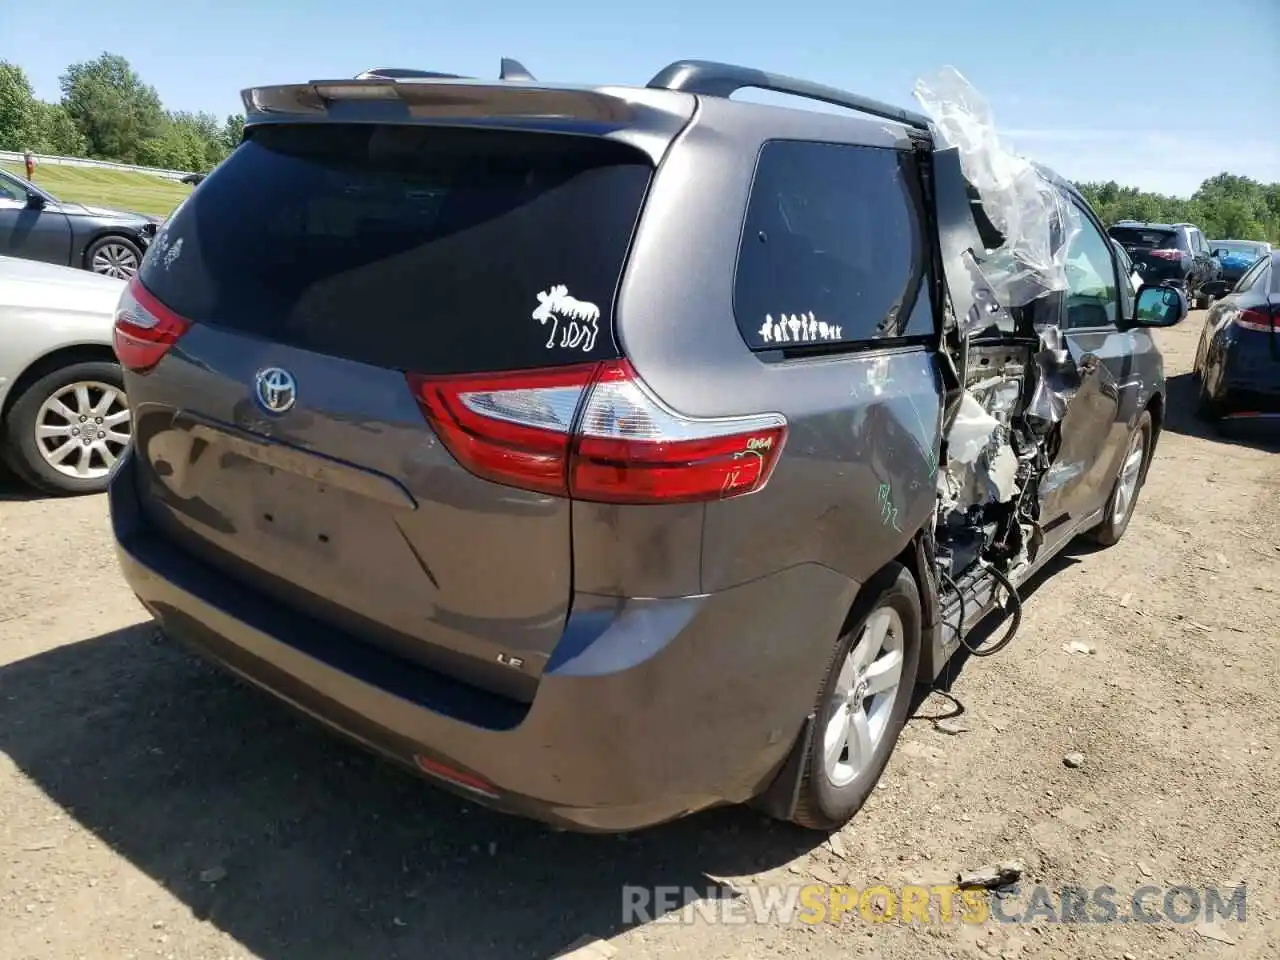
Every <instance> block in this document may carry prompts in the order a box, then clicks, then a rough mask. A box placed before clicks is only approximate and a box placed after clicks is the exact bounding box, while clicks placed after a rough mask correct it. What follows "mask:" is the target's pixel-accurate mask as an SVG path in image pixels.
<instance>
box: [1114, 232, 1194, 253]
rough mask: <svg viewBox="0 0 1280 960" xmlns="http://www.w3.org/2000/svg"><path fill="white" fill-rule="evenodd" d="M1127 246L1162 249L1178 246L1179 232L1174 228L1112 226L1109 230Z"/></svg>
mask: <svg viewBox="0 0 1280 960" xmlns="http://www.w3.org/2000/svg"><path fill="white" fill-rule="evenodd" d="M1107 232H1108V233H1110V234H1111V236H1112V237H1114V238H1115V239H1117V240H1119V241H1120V242H1121V243H1123V244H1124V245H1125V246H1126V247H1137V248H1139V249H1142V250H1160V249H1170V248H1176V247H1177V246H1178V234H1177V232H1176V231H1173V230H1145V229H1140V228H1138V227H1112V228H1111V229H1110V230H1108V231H1107Z"/></svg>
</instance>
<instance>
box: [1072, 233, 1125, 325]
mask: <svg viewBox="0 0 1280 960" xmlns="http://www.w3.org/2000/svg"><path fill="white" fill-rule="evenodd" d="M1079 217H1080V232H1079V233H1077V234H1076V235H1075V237H1073V238H1072V240H1071V246H1070V247H1069V248H1068V249H1067V291H1066V311H1065V318H1064V325H1065V326H1066V328H1067V329H1068V330H1078V329H1081V328H1086V327H1111V326H1115V323H1116V320H1117V319H1118V318H1119V316H1120V309H1119V303H1118V301H1117V294H1118V293H1119V290H1118V289H1117V286H1116V267H1115V261H1114V259H1113V258H1112V255H1111V243H1110V241H1108V240H1107V238H1106V237H1105V236H1103V235H1102V233H1101V231H1099V230H1098V228H1097V227H1096V226H1094V224H1093V221H1092V220H1091V219H1089V217H1087V216H1086V215H1085V214H1084V212H1083V211H1081V212H1080V213H1079Z"/></svg>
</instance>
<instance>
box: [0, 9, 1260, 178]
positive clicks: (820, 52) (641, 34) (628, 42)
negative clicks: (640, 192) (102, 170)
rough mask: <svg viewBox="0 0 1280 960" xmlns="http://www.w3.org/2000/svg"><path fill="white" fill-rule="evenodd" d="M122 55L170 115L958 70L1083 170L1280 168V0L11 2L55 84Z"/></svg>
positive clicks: (1, 32) (842, 81)
mask: <svg viewBox="0 0 1280 960" xmlns="http://www.w3.org/2000/svg"><path fill="white" fill-rule="evenodd" d="M610 8H612V9H610ZM104 50H109V51H111V52H113V53H119V54H122V55H124V56H125V57H127V58H128V59H129V61H130V62H131V63H132V64H133V66H134V69H136V70H137V71H138V72H139V73H140V74H141V75H142V77H143V79H144V80H146V81H147V82H148V83H150V84H152V85H153V86H155V87H156V89H157V90H158V91H159V92H160V96H161V98H162V99H163V100H164V102H165V105H166V106H167V107H169V108H170V109H182V110H206V111H211V112H214V113H217V114H219V115H225V114H227V113H231V112H238V111H239V109H240V101H239V96H238V91H239V90H240V89H241V88H242V87H245V86H249V85H252V84H257V83H270V82H289V81H297V80H310V79H319V78H322V77H347V76H351V75H353V74H355V73H357V72H359V71H360V70H363V69H367V68H369V67H375V66H414V67H422V68H427V69H438V70H442V71H446V72H452V73H462V74H467V75H471V76H481V77H490V76H496V75H497V69H498V60H499V58H500V57H502V56H504V55H505V56H512V57H515V58H517V59H519V60H521V61H522V62H523V63H524V64H525V65H526V66H527V67H528V68H529V69H530V70H531V71H532V72H533V74H534V75H535V76H537V77H538V78H539V79H543V80H556V81H564V82H569V83H591V82H616V83H644V82H645V81H646V80H648V79H649V77H650V76H652V75H653V74H654V73H656V72H657V70H658V69H659V68H660V67H662V66H663V65H665V64H666V63H668V62H669V61H671V60H676V59H680V58H685V57H697V58H703V59H717V60H726V61H730V62H736V63H743V64H749V65H752V66H758V67H762V68H764V69H769V70H773V71H775V72H780V73H789V74H793V75H798V76H803V77H807V78H810V79H813V80H817V81H821V82H825V83H829V84H833V85H837V86H844V87H846V88H849V89H853V90H857V91H858V92H860V93H865V94H869V95H871V96H874V97H878V98H880V99H884V100H889V101H892V102H896V103H901V104H903V105H905V106H914V103H913V101H912V100H911V90H912V87H913V84H914V82H915V79H916V77H917V76H919V75H921V74H924V73H931V72H933V71H935V70H937V69H938V68H940V67H942V66H944V65H952V66H955V67H956V68H957V69H959V70H960V71H961V72H962V73H963V74H964V75H965V76H966V77H968V79H969V80H970V81H971V82H972V83H973V84H974V85H975V86H976V87H977V88H978V89H979V90H980V91H981V92H982V93H983V94H984V95H985V96H986V97H987V98H988V100H989V101H990V103H991V106H992V108H993V110H994V112H995V118H996V121H997V124H998V126H999V129H1000V130H1001V132H1002V136H1003V138H1004V139H1005V140H1006V141H1007V142H1008V143H1009V144H1011V145H1012V146H1013V147H1014V148H1015V149H1017V150H1018V151H1019V152H1021V153H1024V154H1026V155H1028V156H1031V157H1033V158H1035V159H1037V160H1040V161H1042V162H1044V163H1047V164H1049V165H1050V166H1052V167H1054V168H1056V169H1057V170H1058V171H1059V172H1060V173H1062V174H1063V175H1065V176H1068V177H1071V178H1073V179H1077V180H1095V179H1097V180H1101V179H1115V180H1118V181H1120V182H1121V183H1126V184H1132V185H1134V186H1141V187H1143V188H1145V189H1149V190H1159V191H1161V192H1165V193H1177V194H1183V195H1185V194H1189V193H1190V192H1191V191H1192V190H1194V189H1195V187H1196V186H1197V185H1199V183H1200V181H1201V180H1203V179H1204V178H1205V177H1208V176H1212V175H1213V174H1215V173H1219V172H1221V171H1223V170H1229V171H1231V172H1233V173H1241V174H1246V175H1248V176H1252V177H1255V178H1257V179H1261V180H1266V181H1280V123H1278V122H1277V118H1278V117H1280V107H1278V106H1277V103H1278V101H1277V95H1278V94H1280V0H1159V2H1157V3H1154V4H1141V5H1135V4H1128V3H1123V2H1120V0H1069V2H1055V0H1034V2H1033V0H1003V2H995V0H870V2H868V0H844V2H843V3H834V2H830V0H828V2H823V3H813V2H811V3H808V4H805V3H798V2H792V3H773V4H767V5H766V4H764V3H760V2H758V0H757V2H755V3H752V2H749V0H740V2H738V3H729V2H727V0H650V2H647V3H645V4H642V5H624V4H607V3H601V2H599V0H595V2H586V0H541V2H538V3H528V2H515V0H489V2H487V3H482V4H476V5H475V6H474V7H473V8H472V9H470V10H468V9H466V8H465V7H464V5H462V4H459V3H448V4H444V3H431V2H430V0H374V2H369V3H364V4H353V3H351V2H349V0H252V2H250V0H219V2H211V0H186V2H184V3H182V4H174V5H173V6H166V5H161V4H150V3H148V4H140V3H135V4H130V3H96V2H85V0H0V59H4V60H10V61H13V62H15V63H18V64H20V65H21V66H22V67H23V68H24V69H25V70H26V71H27V74H28V76H29V77H30V78H31V81H32V83H33V85H34V86H35V88H36V93H37V95H39V96H40V97H42V98H44V99H48V100H52V99H56V98H57V97H58V75H59V74H60V73H61V72H62V71H63V69H64V68H65V67H66V65H67V64H69V63H72V62H75V61H77V60H86V59H91V58H93V57H95V56H97V55H98V54H99V53H101V52H102V51H104Z"/></svg>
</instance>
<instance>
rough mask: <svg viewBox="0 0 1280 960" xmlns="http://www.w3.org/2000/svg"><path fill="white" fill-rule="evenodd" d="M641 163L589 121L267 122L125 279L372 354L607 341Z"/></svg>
mask: <svg viewBox="0 0 1280 960" xmlns="http://www.w3.org/2000/svg"><path fill="white" fill-rule="evenodd" d="M651 173H652V169H651V167H650V165H649V163H648V162H647V160H646V159H645V158H644V157H643V156H642V155H641V154H639V153H637V152H635V151H633V150H631V149H630V148H628V147H625V146H623V145H621V144H617V143H614V142H612V141H607V140H603V139H600V138H593V137H577V136H569V135H553V134H544V133H528V132H506V131H496V130H485V129H459V128H453V129H450V128H441V127H433V126H411V125H394V124H349V125H345V124H306V125H283V124H282V125H267V126H263V127H259V128H256V129H251V130H250V131H249V136H248V138H247V139H246V140H245V142H244V143H243V144H242V145H241V146H240V147H238V148H237V149H236V150H235V152H234V153H233V154H232V155H231V156H230V157H229V158H228V159H227V160H226V161H225V162H223V163H222V164H221V165H220V166H219V167H218V169H217V170H216V171H214V173H212V174H211V175H210V176H209V178H208V179H207V180H205V182H204V183H203V184H202V185H201V186H200V187H199V189H197V190H196V191H194V192H193V193H192V195H191V197H190V198H189V199H188V200H187V202H186V203H184V204H183V205H182V207H181V208H180V209H179V210H178V212H177V213H176V214H175V215H174V217H173V218H172V219H171V220H170V221H169V223H167V224H166V226H165V227H164V229H163V230H162V232H161V235H160V236H159V237H157V240H156V242H155V243H154V244H153V245H152V248H151V250H150V251H149V252H148V255H147V257H146V259H145V261H144V263H143V266H142V271H141V277H142V282H143V283H144V284H145V285H146V286H147V288H148V289H149V290H151V292H152V293H154V294H155V295H156V296H157V297H158V298H159V299H160V300H162V301H163V302H164V303H166V304H167V305H168V306H169V307H171V308H172V309H174V310H175V311H177V312H178V313H180V314H182V315H184V316H186V317H188V318H189V319H191V320H194V321H195V322H197V323H201V324H206V325H209V326H215V327H221V328H224V329H230V330H235V331H240V332H244V333H248V334H252V335H254V336H257V337H262V338H264V339H267V340H272V341H275V342H279V343H285V344H288V345H291V346H296V347H300V348H302V349H306V350H312V351H316V352H318V353H324V354H329V355H332V356H338V357H343V358H346V359H351V360H359V361H362V362H365V363H370V364H375V365H377V366H381V367H389V368H395V369H410V370H414V371H417V372H420V373H473V372H479V371H489V370H494V371H496V370H506V369H520V368H529V367H536V366H545V365H554V364H559V363H570V362H575V361H582V360H590V359H598V358H603V357H609V356H616V355H617V347H616V344H615V342H614V339H613V332H612V308H613V300H614V295H615V292H616V290H617V287H618V282H619V278H620V276H621V273H622V269H623V266H624V263H625V260H626V257H627V251H628V248H629V245H630V242H631V237H632V233H633V232H634V229H635V225H636V221H637V218H638V215H639V212H640V207H641V205H642V203H643V200H644V195H645V191H646V189H647V188H648V184H649V179H650V176H651Z"/></svg>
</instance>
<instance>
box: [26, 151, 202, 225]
mask: <svg viewBox="0 0 1280 960" xmlns="http://www.w3.org/2000/svg"><path fill="white" fill-rule="evenodd" d="M2 166H3V167H4V168H5V169H6V170H8V171H9V172H10V173H16V174H17V175H18V176H20V177H22V176H25V173H24V171H23V169H22V166H21V165H20V164H13V163H6V164H3V165H2ZM35 183H36V186H38V187H40V188H41V189H44V190H47V191H49V192H50V193H52V194H53V195H54V196H55V197H57V198H58V199H59V200H74V201H76V202H77V203H92V204H96V205H97V206H100V207H112V208H114V209H117V210H136V211H137V212H139V213H152V214H155V215H156V216H161V217H167V216H168V215H169V214H170V213H172V212H173V208H174V207H176V206H177V205H178V204H179V203H180V202H181V201H182V199H183V198H184V197H186V196H187V194H189V193H190V192H191V188H190V187H188V186H187V185H186V184H185V183H176V182H174V181H172V180H164V179H161V178H160V177H155V176H152V175H151V174H148V173H127V172H124V171H120V170H102V169H98V168H96V167H63V166H55V165H53V164H42V165H40V166H37V167H36V178H35Z"/></svg>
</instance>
